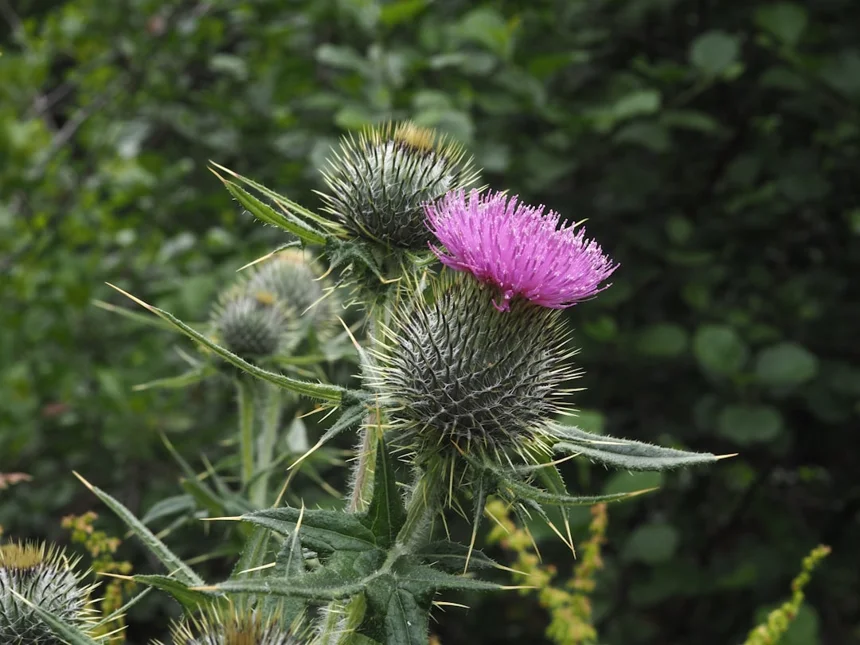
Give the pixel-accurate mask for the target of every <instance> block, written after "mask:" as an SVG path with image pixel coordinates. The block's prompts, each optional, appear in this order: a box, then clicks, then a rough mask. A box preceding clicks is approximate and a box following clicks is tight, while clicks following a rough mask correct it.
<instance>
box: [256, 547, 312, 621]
mask: <svg viewBox="0 0 860 645" xmlns="http://www.w3.org/2000/svg"><path fill="white" fill-rule="evenodd" d="M271 571H272V576H274V577H278V578H282V579H284V580H297V579H298V578H300V577H301V576H304V575H305V574H306V571H305V563H304V557H303V556H302V545H301V542H300V541H299V535H298V531H295V532H293V535H292V537H290V538H289V539H287V540H285V541H284V544H283V546H282V547H281V550H280V552H279V553H278V555H277V557H276V558H275V566H274V567H273V568H272V570H271ZM264 605H265V609H266V611H267V612H269V613H270V614H274V613H275V612H277V615H278V616H280V617H281V620H283V621H284V622H285V623H289V622H290V621H291V620H293V619H294V618H295V617H296V616H298V615H299V614H300V613H301V612H302V611H303V609H304V603H303V602H301V601H299V600H297V599H289V600H284V599H275V598H272V597H271V596H267V597H266V599H265V601H264Z"/></svg>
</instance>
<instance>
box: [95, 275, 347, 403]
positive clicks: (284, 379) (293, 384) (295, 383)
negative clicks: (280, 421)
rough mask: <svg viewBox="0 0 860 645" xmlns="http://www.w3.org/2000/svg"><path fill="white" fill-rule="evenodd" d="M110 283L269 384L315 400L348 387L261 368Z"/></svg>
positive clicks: (330, 398) (333, 396) (338, 395)
mask: <svg viewBox="0 0 860 645" xmlns="http://www.w3.org/2000/svg"><path fill="white" fill-rule="evenodd" d="M108 286H110V287H112V288H114V289H116V290H117V291H119V292H120V293H121V294H123V295H125V296H127V297H129V298H131V299H132V300H134V301H135V302H136V303H137V304H139V305H140V306H141V307H144V308H145V309H148V310H149V311H151V312H152V313H154V314H155V315H156V316H158V317H159V318H162V319H163V320H166V321H167V322H169V323H170V324H171V325H173V326H174V327H175V328H176V329H178V330H180V331H181V332H182V333H184V334H185V335H186V336H188V337H189V338H191V339H193V340H195V341H197V342H198V343H200V344H201V345H203V346H204V347H206V348H208V349H210V350H212V352H214V353H215V354H217V355H218V356H220V357H221V358H223V359H224V360H225V361H227V362H228V363H230V364H231V365H233V366H235V367H238V368H239V369H241V370H243V371H245V372H247V373H249V374H251V375H253V376H256V377H257V378H259V379H262V380H264V381H268V382H269V383H274V384H275V385H278V386H280V387H282V388H284V389H285V390H290V391H291V392H296V393H297V394H302V395H304V396H307V397H310V398H313V399H322V400H324V401H334V402H337V401H340V399H341V396H342V395H343V392H344V389H343V388H342V387H339V386H337V385H330V384H327V383H310V382H307V381H299V380H298V379H294V378H290V377H289V376H284V375H283V374H275V373H274V372H270V371H268V370H264V369H263V368H261V367H257V366H256V365H253V364H251V363H249V362H248V361H246V360H245V359H243V358H240V357H239V356H236V355H235V354H233V353H232V352H230V351H228V350H226V349H224V348H223V347H221V346H220V345H218V344H216V343H214V342H212V340H210V339H209V338H207V337H206V336H204V335H203V334H201V333H200V332H199V331H197V330H195V329H192V328H191V327H189V326H188V325H186V324H185V323H184V322H182V321H181V320H179V319H178V318H176V317H175V316H173V314H170V313H168V312H167V311H164V310H162V309H159V308H158V307H153V306H152V305H149V304H147V303H145V302H144V301H143V300H140V299H139V298H136V297H135V296H133V295H131V294H130V293H127V292H126V291H123V290H122V289H120V288H119V287H116V286H114V285H112V284H110V283H108Z"/></svg>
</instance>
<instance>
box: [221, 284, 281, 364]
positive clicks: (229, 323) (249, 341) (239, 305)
mask: <svg viewBox="0 0 860 645" xmlns="http://www.w3.org/2000/svg"><path fill="white" fill-rule="evenodd" d="M246 286H247V285H245V284H239V285H235V286H234V287H232V288H231V289H229V290H228V291H226V292H225V293H224V294H223V295H222V296H221V298H220V300H219V302H218V305H217V306H216V307H215V310H214V312H213V316H212V324H213V330H214V332H215V337H216V339H217V341H218V342H219V343H220V344H221V345H223V346H224V347H225V348H227V349H228V350H230V351H231V352H233V353H234V354H236V355H238V356H240V357H242V358H246V359H259V358H267V357H271V356H276V355H278V354H280V353H283V352H285V351H287V350H289V349H290V347H291V346H292V344H293V343H294V341H295V337H296V333H295V318H296V314H295V312H294V311H293V310H292V309H291V308H289V307H286V306H285V305H284V304H283V303H281V302H280V301H279V300H278V299H277V298H275V297H270V296H268V295H264V294H256V295H255V294H253V293H251V292H249V291H248V290H247V288H246Z"/></svg>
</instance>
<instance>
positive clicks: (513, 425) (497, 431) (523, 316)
mask: <svg viewBox="0 0 860 645" xmlns="http://www.w3.org/2000/svg"><path fill="white" fill-rule="evenodd" d="M494 295H495V293H494V291H493V289H491V288H490V287H488V286H487V285H483V284H481V283H479V282H477V281H475V280H473V279H471V278H470V277H468V276H464V275H462V274H459V275H456V277H454V278H451V277H450V274H446V275H445V276H443V277H442V279H441V280H440V284H439V286H437V287H436V288H435V289H434V293H433V294H432V295H431V296H425V297H421V296H419V297H418V298H417V300H416V301H415V302H414V303H413V304H412V305H411V306H408V307H406V308H404V309H402V310H400V311H397V312H395V314H394V321H393V324H392V325H391V327H390V328H389V329H388V330H387V331H386V332H385V335H386V338H385V344H384V346H383V348H382V349H381V351H380V352H379V354H378V359H379V364H378V366H377V367H376V368H375V369H374V372H373V373H372V374H371V376H370V377H369V382H370V384H371V385H372V386H375V387H376V388H377V390H378V391H379V392H380V393H381V394H382V395H383V397H384V399H386V400H387V401H388V402H389V412H390V417H391V420H392V423H393V424H394V426H395V428H398V427H399V428H400V429H401V430H402V432H403V433H404V435H405V436H406V437H407V438H408V439H409V445H413V446H414V447H415V449H416V452H417V454H418V457H419V460H420V458H421V456H422V454H424V455H432V454H433V453H437V452H439V451H440V450H444V449H445V448H446V447H447V448H451V447H454V448H455V449H456V450H458V451H462V452H468V451H474V450H478V451H486V452H492V453H493V454H500V453H508V452H510V451H513V452H516V453H519V454H520V455H521V456H522V457H523V458H524V459H527V457H528V455H529V454H533V453H534V451H535V450H540V449H541V448H542V441H541V439H542V438H543V436H544V430H543V428H544V427H545V424H546V422H547V421H548V420H549V419H550V418H552V417H554V416H555V415H556V414H558V412H559V411H560V410H561V405H562V400H563V398H564V396H565V395H566V394H567V393H568V392H567V391H566V390H564V389H562V388H561V387H560V386H561V385H562V384H563V383H564V382H565V381H567V380H568V379H571V378H574V377H576V376H577V375H578V374H577V372H576V370H574V369H573V368H571V367H570V366H569V364H568V358H569V357H570V356H571V355H572V353H573V352H572V351H571V350H570V348H569V347H568V342H567V341H568V335H569V334H568V332H567V331H566V329H565V327H564V325H563V324H562V320H561V318H560V312H558V311H557V310H553V309H547V308H544V307H538V306H535V305H532V304H531V303H529V302H527V301H523V300H517V301H516V302H513V303H511V306H510V311H508V312H504V313H503V312H500V311H499V310H498V309H497V308H496V307H495V306H494V304H493V297H494Z"/></svg>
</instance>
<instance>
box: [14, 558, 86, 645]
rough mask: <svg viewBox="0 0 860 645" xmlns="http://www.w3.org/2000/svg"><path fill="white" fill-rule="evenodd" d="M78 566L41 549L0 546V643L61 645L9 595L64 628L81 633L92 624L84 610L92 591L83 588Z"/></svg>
mask: <svg viewBox="0 0 860 645" xmlns="http://www.w3.org/2000/svg"><path fill="white" fill-rule="evenodd" d="M78 561H79V560H78V559H77V558H69V557H67V556H66V555H65V554H63V552H62V551H59V550H57V549H55V548H53V547H46V546H45V545H44V544H26V543H15V542H12V543H8V544H3V545H0V643H3V644H4V645H6V644H9V645H62V644H63V643H65V641H64V640H62V639H60V638H59V637H57V636H56V635H55V634H54V632H53V630H51V628H50V627H49V626H48V625H47V624H46V623H45V622H43V621H42V619H41V618H39V616H38V615H37V614H36V612H35V611H34V610H33V608H32V607H31V606H29V605H28V604H27V603H25V602H24V601H22V600H21V598H19V597H17V596H16V595H15V594H13V593H12V592H13V591H14V592H15V593H17V594H19V595H20V596H22V597H23V598H26V599H27V601H29V602H30V603H32V604H33V605H36V606H37V607H40V608H41V609H44V610H45V611H48V612H50V613H51V614H53V615H54V616H56V617H57V618H59V619H60V620H62V621H63V622H65V623H68V624H71V625H76V626H78V627H79V628H86V626H87V625H88V624H91V623H92V615H93V614H92V611H91V610H90V609H89V607H88V605H89V601H90V593H91V592H92V589H93V587H92V586H90V585H85V584H83V577H84V574H83V573H80V572H78V571H76V566H77V564H78Z"/></svg>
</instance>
